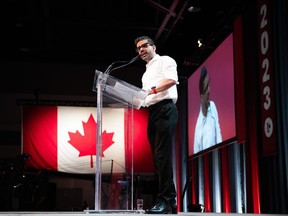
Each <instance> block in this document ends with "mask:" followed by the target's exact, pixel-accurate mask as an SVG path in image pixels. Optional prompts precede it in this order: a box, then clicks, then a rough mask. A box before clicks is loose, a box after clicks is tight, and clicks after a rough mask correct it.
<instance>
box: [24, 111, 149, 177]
mask: <svg viewBox="0 0 288 216" xmlns="http://www.w3.org/2000/svg"><path fill="white" fill-rule="evenodd" d="M131 116H133V117H131ZM131 118H133V128H131V126H132V125H131V124H130V122H131ZM96 121H97V108H96V107H69V106H23V107H22V153H26V154H29V155H30V156H31V157H30V158H29V159H28V161H27V162H26V167H27V168H35V169H46V170H52V171H59V172H65V173H83V174H84V173H95V167H96V147H97V143H96V142H97V122H96ZM146 127H147V113H146V112H145V110H133V115H131V109H125V108H103V109H102V134H101V137H102V145H101V148H102V155H101V161H102V166H101V167H102V170H101V171H102V173H110V172H113V173H125V172H127V170H128V171H131V170H130V169H131V168H132V167H133V169H134V170H133V172H135V173H146V172H153V170H154V166H153V159H152V153H151V150H150V146H149V142H148V140H147V134H146ZM132 129H133V130H132ZM131 137H132V138H133V141H131ZM132 164H133V166H132Z"/></svg>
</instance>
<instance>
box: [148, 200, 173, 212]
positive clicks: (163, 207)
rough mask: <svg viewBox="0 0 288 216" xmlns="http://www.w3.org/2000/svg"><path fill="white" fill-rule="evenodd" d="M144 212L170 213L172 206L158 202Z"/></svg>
mask: <svg viewBox="0 0 288 216" xmlns="http://www.w3.org/2000/svg"><path fill="white" fill-rule="evenodd" d="M145 214H172V208H171V205H170V204H166V203H165V202H158V203H156V205H154V206H153V207H152V208H150V209H146V211H145Z"/></svg>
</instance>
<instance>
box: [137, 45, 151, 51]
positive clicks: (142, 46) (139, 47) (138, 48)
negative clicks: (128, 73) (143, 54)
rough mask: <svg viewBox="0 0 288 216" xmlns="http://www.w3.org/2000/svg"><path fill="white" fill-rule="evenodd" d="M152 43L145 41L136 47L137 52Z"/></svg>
mask: <svg viewBox="0 0 288 216" xmlns="http://www.w3.org/2000/svg"><path fill="white" fill-rule="evenodd" d="M149 45H150V44H149V43H144V44H142V45H141V46H138V47H137V48H136V52H139V51H140V49H141V48H147V47H148V46H149Z"/></svg>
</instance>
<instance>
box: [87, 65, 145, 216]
mask: <svg viewBox="0 0 288 216" xmlns="http://www.w3.org/2000/svg"><path fill="white" fill-rule="evenodd" d="M93 91H94V92H97V132H96V133H97V137H96V139H97V140H96V143H97V144H96V166H95V167H96V168H95V209H94V210H85V211H86V212H88V213H99V212H101V213H105V212H107V213H108V212H111V211H116V212H118V211H119V212H122V211H125V212H130V211H131V212H135V211H136V212H139V210H137V209H135V200H134V170H133V148H134V136H133V135H134V131H133V128H134V122H133V110H134V109H140V107H141V105H142V103H143V100H144V99H145V97H146V96H147V92H146V91H144V90H143V89H140V88H138V87H136V86H133V85H131V84H129V83H127V82H125V81H123V80H120V79H117V78H115V77H113V76H110V75H109V74H108V73H102V72H101V71H98V70H96V71H95V76H94V82H93ZM106 107H112V108H118V109H124V110H125V113H127V112H128V113H129V118H128V120H127V119H126V120H125V126H124V127H125V128H129V130H128V133H129V134H126V135H125V136H126V137H127V138H126V139H125V143H124V146H125V148H129V151H125V154H127V152H129V154H131V155H125V158H126V157H127V158H129V159H130V163H128V164H129V167H127V166H125V168H123V172H121V171H120V172H116V173H114V172H113V167H114V166H115V165H116V166H117V161H114V160H113V159H112V160H111V161H109V164H110V167H111V172H110V173H102V168H103V165H104V164H106V165H107V161H103V160H102V155H103V154H102V132H103V131H102V123H103V122H104V121H105V118H103V116H102V110H103V109H105V108H106ZM125 133H127V132H125ZM125 163H126V162H125ZM126 164H127V163H126ZM118 165H119V164H118ZM112 203H113V204H112ZM140 212H141V210H140Z"/></svg>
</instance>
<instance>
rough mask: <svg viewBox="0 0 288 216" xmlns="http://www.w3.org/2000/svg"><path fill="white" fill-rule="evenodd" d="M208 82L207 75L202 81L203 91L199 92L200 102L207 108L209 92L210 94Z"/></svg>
mask: <svg viewBox="0 0 288 216" xmlns="http://www.w3.org/2000/svg"><path fill="white" fill-rule="evenodd" d="M209 83H210V78H209V76H208V75H207V76H206V77H205V79H204V82H203V84H204V85H203V89H204V91H203V93H202V94H201V103H202V107H205V108H208V105H209V94H210V87H209Z"/></svg>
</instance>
